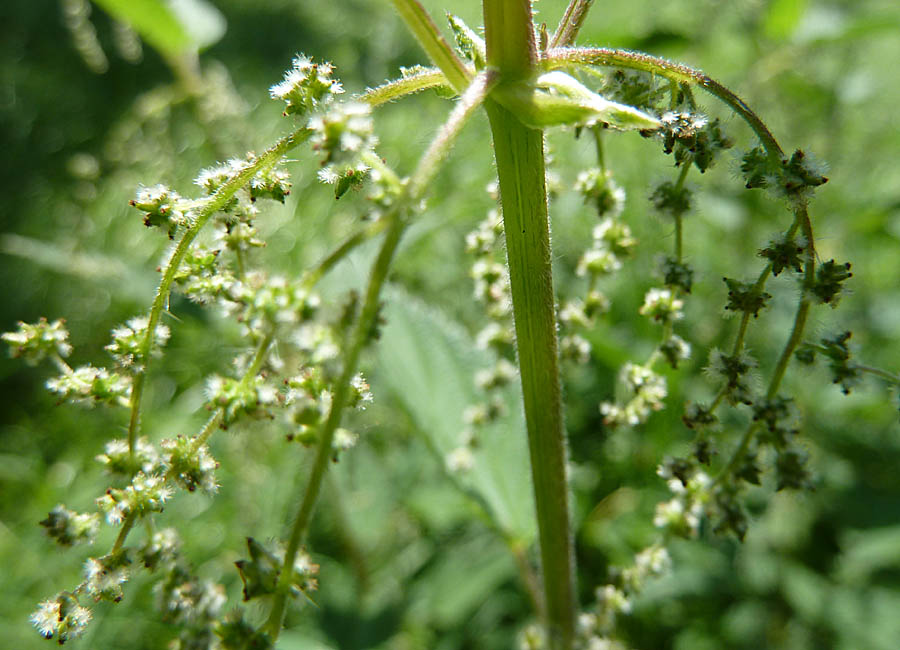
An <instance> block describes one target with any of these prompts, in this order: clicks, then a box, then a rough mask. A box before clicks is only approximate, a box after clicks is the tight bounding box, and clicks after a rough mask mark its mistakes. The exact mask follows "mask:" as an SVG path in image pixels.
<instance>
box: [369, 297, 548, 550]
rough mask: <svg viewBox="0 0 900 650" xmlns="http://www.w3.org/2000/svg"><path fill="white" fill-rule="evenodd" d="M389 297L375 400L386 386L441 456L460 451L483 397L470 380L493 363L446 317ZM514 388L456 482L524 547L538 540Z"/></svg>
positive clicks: (522, 426)
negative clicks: (468, 419)
mask: <svg viewBox="0 0 900 650" xmlns="http://www.w3.org/2000/svg"><path fill="white" fill-rule="evenodd" d="M386 293H387V296H386V307H385V311H384V316H385V318H386V319H387V325H386V326H385V328H384V330H383V332H382V340H381V342H380V344H379V346H378V355H379V358H378V366H377V368H376V369H375V374H374V375H373V386H374V390H375V392H376V395H377V394H378V389H379V384H380V386H382V387H386V388H387V389H388V390H389V391H390V392H391V393H392V396H393V397H394V398H395V399H396V400H397V401H398V402H399V403H400V405H401V407H402V408H403V409H404V410H406V411H407V413H408V414H409V415H410V417H411V419H412V421H413V423H414V424H415V426H416V428H417V429H418V431H419V432H420V433H421V434H422V435H423V436H425V437H426V438H427V439H428V441H429V443H430V444H431V445H432V446H433V448H435V449H436V450H437V452H438V453H440V454H441V455H442V456H445V455H446V454H448V453H449V452H451V451H452V450H453V449H454V448H456V447H457V446H458V445H459V440H460V438H459V436H460V433H461V432H462V430H463V428H464V427H465V426H466V425H465V423H464V421H463V412H464V411H465V410H466V407H468V406H469V405H471V404H474V403H475V402H477V401H479V399H480V398H482V397H483V395H482V394H481V393H480V392H479V391H478V390H477V388H476V387H475V385H474V374H475V372H476V371H477V370H479V369H481V368H486V367H488V366H490V365H491V363H492V361H493V359H492V356H491V354H490V353H488V352H486V351H482V350H477V349H475V346H474V345H473V344H472V343H473V341H472V339H473V337H472V336H471V335H469V334H467V333H466V332H465V330H463V328H462V327H461V326H459V325H458V324H457V323H455V322H453V321H452V320H450V319H449V318H448V317H447V316H446V315H445V314H442V313H441V312H439V311H438V310H436V309H434V308H431V307H428V306H426V305H424V304H422V303H420V302H418V301H416V300H415V299H414V298H412V297H410V296H409V295H407V294H405V293H402V292H400V291H397V290H392V291H388V292H386ZM517 387H518V382H515V384H514V386H513V387H510V388H509V389H508V390H507V391H506V393H505V395H504V397H505V401H506V406H507V414H506V415H505V416H503V417H501V418H499V419H498V420H497V421H496V422H494V423H493V424H490V425H488V426H486V427H485V428H484V429H480V430H479V432H478V440H479V446H478V447H477V448H476V449H475V451H474V453H475V466H474V467H473V469H472V470H470V471H469V472H468V473H464V474H462V475H461V476H460V479H461V482H462V483H463V484H464V485H465V486H466V487H467V488H470V489H472V490H474V491H475V492H476V493H477V494H478V495H479V496H480V497H481V498H483V499H484V502H485V503H486V504H487V505H488V507H489V508H490V510H491V514H492V515H493V516H494V518H495V520H496V523H497V524H498V525H499V526H500V527H501V528H502V529H503V530H504V531H506V532H507V533H509V534H511V535H512V536H513V537H515V538H516V539H518V540H520V541H522V542H525V543H528V542H530V541H532V540H533V539H534V538H535V533H536V530H535V523H534V497H533V491H532V486H531V473H530V471H529V465H528V446H527V439H526V433H525V422H524V415H523V413H522V405H521V402H520V398H519V397H518V394H517V392H516V390H515V388H517ZM382 390H384V388H382Z"/></svg>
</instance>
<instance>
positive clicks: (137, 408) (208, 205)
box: [128, 127, 311, 461]
mask: <svg viewBox="0 0 900 650" xmlns="http://www.w3.org/2000/svg"><path fill="white" fill-rule="evenodd" d="M310 135H311V131H309V129H307V128H306V127H304V128H301V129H298V130H297V131H294V132H293V133H291V134H289V135H287V136H285V137H284V138H282V139H281V140H279V141H278V142H276V143H275V144H274V145H273V146H272V147H270V148H269V149H268V150H266V151H265V152H264V153H263V154H262V155H260V156H259V157H258V158H256V160H254V161H253V162H252V163H251V164H250V165H248V166H247V167H246V168H245V169H243V170H241V171H240V172H239V173H237V174H235V176H234V177H233V178H232V179H230V180H229V181H228V182H227V183H225V184H224V185H222V187H220V188H219V189H218V190H217V191H216V193H215V194H213V195H212V196H211V197H209V198H208V199H206V200H205V201H204V202H203V203H202V204H201V206H200V208H199V209H198V210H197V212H196V214H195V215H194V222H193V223H192V224H191V226H190V228H188V229H187V230H186V231H185V233H184V235H182V237H181V239H180V240H179V242H178V244H177V245H176V247H175V250H174V251H173V253H172V255H171V257H170V258H169V261H168V263H167V264H166V267H165V269H164V270H163V276H162V280H161V281H160V283H159V287H158V288H157V290H156V296H155V297H154V299H153V304H152V305H151V306H150V315H149V318H148V321H147V333H146V334H145V335H144V340H143V342H142V344H141V349H140V355H141V358H142V359H143V362H144V365H143V367H142V368H141V371H140V372H138V373H137V374H136V375H135V377H134V383H133V384H132V387H131V417H130V418H129V422H128V450H129V453H130V455H131V458H132V461H133V460H134V447H135V442H136V441H137V436H138V429H139V427H140V412H141V398H142V397H143V393H144V383H145V381H146V377H147V368H148V366H149V364H150V350H151V347H152V345H153V338H154V335H155V334H156V328H157V326H158V325H159V321H160V319H161V318H162V313H163V311H164V310H165V309H166V307H167V306H168V303H169V293H170V291H171V289H172V283H173V282H174V280H175V274H176V273H177V272H178V268H179V267H180V266H181V262H182V261H183V260H184V256H185V255H186V254H187V252H188V250H189V249H190V246H191V243H193V241H194V239H195V238H196V237H197V235H198V234H199V233H200V231H201V230H202V229H203V226H205V225H206V223H207V222H208V221H209V219H210V217H212V216H213V215H214V214H215V213H216V212H218V211H219V210H220V209H221V208H222V207H223V206H225V204H227V203H228V201H230V200H231V198H232V197H233V196H234V195H235V193H236V192H237V191H238V190H239V189H241V188H242V187H244V185H246V184H247V183H249V182H250V180H251V179H252V178H253V177H254V176H255V175H256V174H257V173H258V172H260V171H261V170H263V169H267V168H269V167H271V166H273V165H274V164H275V163H277V162H278V161H279V160H280V159H281V157H282V156H283V155H284V154H286V153H287V152H288V151H290V150H291V149H293V148H294V147H296V146H297V145H299V144H301V143H302V142H304V141H305V140H306V139H307V138H309V136H310Z"/></svg>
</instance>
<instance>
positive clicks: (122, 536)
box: [109, 512, 137, 555]
mask: <svg viewBox="0 0 900 650" xmlns="http://www.w3.org/2000/svg"><path fill="white" fill-rule="evenodd" d="M135 521H137V515H135V514H134V513H133V512H132V513H131V514H130V515H128V516H127V517H125V521H123V522H122V529H121V530H119V534H118V536H117V537H116V541H115V543H114V544H113V546H112V548H111V549H110V551H109V554H110V555H113V554H114V553H118V552H119V551H121V550H122V547H123V546H124V545H125V540H126V539H128V533H130V532H131V529H132V527H133V526H134V522H135Z"/></svg>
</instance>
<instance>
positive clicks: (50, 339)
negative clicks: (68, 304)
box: [0, 317, 72, 366]
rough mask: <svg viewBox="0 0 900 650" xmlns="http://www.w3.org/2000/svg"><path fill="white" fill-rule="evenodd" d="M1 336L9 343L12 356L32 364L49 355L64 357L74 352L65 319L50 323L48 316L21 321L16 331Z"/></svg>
mask: <svg viewBox="0 0 900 650" xmlns="http://www.w3.org/2000/svg"><path fill="white" fill-rule="evenodd" d="M0 338H2V339H3V340H4V341H6V342H7V343H8V344H9V346H10V348H9V354H10V356H12V357H21V358H22V359H24V360H25V363H27V364H28V365H30V366H33V365H36V364H37V363H39V362H40V361H42V360H43V359H45V358H46V357H48V356H50V357H53V356H58V357H61V358H64V357H67V356H69V355H70V354H71V353H72V346H71V345H69V342H68V341H69V332H68V330H66V328H65V320H63V319H57V320H55V321H53V322H52V323H49V322H47V319H46V318H44V317H41V318H40V319H39V320H38V322H37V323H34V324H29V323H23V322H21V321H19V328H18V329H17V330H16V331H15V332H5V333H4V334H3V335H2V337H0Z"/></svg>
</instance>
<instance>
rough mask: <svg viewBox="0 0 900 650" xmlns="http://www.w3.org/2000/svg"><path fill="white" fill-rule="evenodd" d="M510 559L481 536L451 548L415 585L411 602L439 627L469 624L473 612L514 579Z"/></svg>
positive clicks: (499, 547) (513, 569) (501, 549)
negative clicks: (498, 589) (424, 611)
mask: <svg viewBox="0 0 900 650" xmlns="http://www.w3.org/2000/svg"><path fill="white" fill-rule="evenodd" d="M515 574H516V568H515V565H514V563H513V560H512V557H511V556H510V555H509V553H507V552H506V551H505V549H504V548H503V547H502V546H501V545H500V544H499V543H497V542H495V541H494V540H490V539H486V537H485V536H484V535H482V536H480V537H478V538H476V539H473V540H471V541H468V542H466V543H465V544H461V545H459V546H453V547H451V548H450V549H444V551H443V552H442V553H441V554H440V555H439V557H438V561H437V563H436V564H434V565H433V566H431V567H429V569H428V570H427V571H426V572H425V573H424V574H423V576H422V579H420V580H418V581H417V582H416V586H415V588H414V590H413V593H412V594H411V598H410V600H411V602H413V603H415V607H416V608H417V609H419V608H422V609H424V610H426V611H427V612H428V614H427V616H428V620H431V621H434V623H436V624H437V625H439V626H440V627H446V628H450V627H456V626H458V625H462V624H465V623H466V622H467V621H470V620H471V618H472V615H473V614H474V613H475V611H476V610H477V609H478V608H479V607H480V606H481V605H482V604H483V603H484V602H485V600H486V599H487V598H488V597H490V595H491V594H493V593H495V592H496V591H497V588H498V587H500V585H502V584H503V583H504V582H506V581H508V580H509V579H510V578H512V577H513V576H515Z"/></svg>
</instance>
